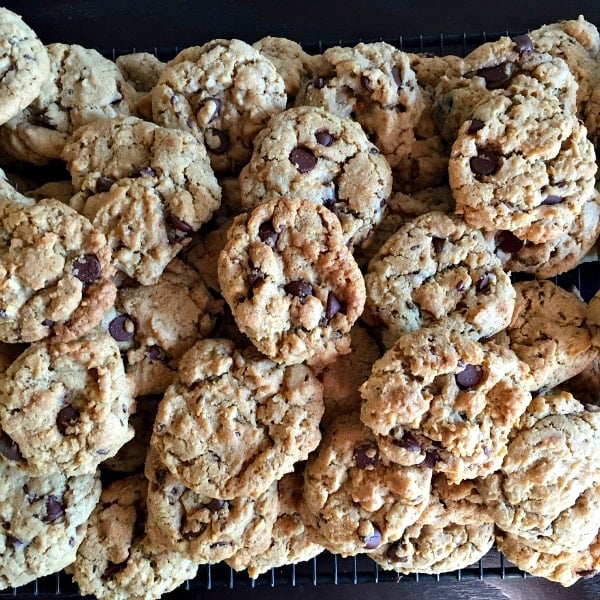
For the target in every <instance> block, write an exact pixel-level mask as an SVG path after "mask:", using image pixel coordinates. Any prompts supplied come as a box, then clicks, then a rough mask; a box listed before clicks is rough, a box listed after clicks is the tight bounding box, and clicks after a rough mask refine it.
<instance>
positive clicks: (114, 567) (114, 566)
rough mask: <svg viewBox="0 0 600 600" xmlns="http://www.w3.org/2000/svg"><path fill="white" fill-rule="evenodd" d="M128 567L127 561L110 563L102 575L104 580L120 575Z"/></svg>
mask: <svg viewBox="0 0 600 600" xmlns="http://www.w3.org/2000/svg"><path fill="white" fill-rule="evenodd" d="M126 566H127V561H126V560H124V561H123V562H120V563H113V562H110V561H109V562H108V567H106V569H104V573H102V579H104V580H107V579H112V578H113V577H114V576H115V575H116V574H117V573H120V572H121V571H122V570H123V569H124V568H125V567H126Z"/></svg>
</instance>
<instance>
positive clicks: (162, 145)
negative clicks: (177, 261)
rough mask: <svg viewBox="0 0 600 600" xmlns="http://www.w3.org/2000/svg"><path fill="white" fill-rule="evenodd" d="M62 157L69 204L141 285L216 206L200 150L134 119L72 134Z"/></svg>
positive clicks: (216, 192)
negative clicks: (72, 189)
mask: <svg viewBox="0 0 600 600" xmlns="http://www.w3.org/2000/svg"><path fill="white" fill-rule="evenodd" d="M62 156H63V159H64V160H65V161H66V163H67V167H68V169H69V171H70V173H71V177H72V180H73V185H74V187H75V189H76V190H77V194H75V196H74V197H73V198H72V200H71V205H72V206H73V207H75V208H77V209H78V210H80V211H81V212H82V213H83V214H84V215H85V216H87V217H88V218H89V219H90V220H91V221H92V222H93V223H94V225H95V226H96V227H97V228H98V229H100V230H101V231H103V232H105V234H106V236H107V239H108V241H109V244H110V245H111V248H112V249H113V262H114V264H115V266H116V267H117V268H118V269H119V270H120V271H122V272H124V273H125V274H127V275H128V276H129V277H133V278H135V279H137V281H139V282H140V283H142V284H143V285H150V284H152V283H155V282H156V280H157V279H158V277H159V276H160V274H161V273H162V271H163V270H164V269H165V267H166V265H167V264H168V263H169V261H170V260H171V259H173V258H174V257H175V255H176V254H177V253H178V252H179V251H180V250H181V249H182V248H183V247H184V246H186V245H187V244H188V243H189V242H190V240H191V235H192V234H193V232H195V231H197V230H198V229H199V228H200V226H201V225H202V224H203V223H205V222H207V221H208V220H209V219H210V217H211V216H212V214H213V213H214V212H215V211H216V210H217V208H218V207H219V204H220V201H221V192H220V188H219V185H218V182H217V180H216V178H215V176H214V174H213V172H212V169H211V168H210V164H209V160H208V157H207V154H206V151H205V149H204V147H203V145H202V144H201V143H199V142H198V141H197V140H196V139H195V138H194V137H193V136H191V135H190V134H188V133H185V132H182V131H177V130H173V129H166V128H164V127H159V126H158V125H155V124H154V123H148V122H146V121H142V120H140V119H137V118H135V117H122V118H119V119H113V120H111V121H96V122H95V123H91V124H89V125H86V126H84V127H81V128H79V129H78V130H77V131H76V133H75V134H74V135H73V136H72V137H71V139H70V140H69V142H68V144H66V146H65V148H64V151H63V154H62Z"/></svg>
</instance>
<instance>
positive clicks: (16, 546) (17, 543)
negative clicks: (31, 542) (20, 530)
mask: <svg viewBox="0 0 600 600" xmlns="http://www.w3.org/2000/svg"><path fill="white" fill-rule="evenodd" d="M6 541H7V542H8V543H9V544H10V545H11V546H12V547H13V550H20V549H21V548H23V546H25V545H26V544H25V542H24V541H23V540H20V539H19V538H16V537H15V536H14V535H10V533H7V534H6Z"/></svg>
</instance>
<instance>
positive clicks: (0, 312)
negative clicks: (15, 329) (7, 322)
mask: <svg viewBox="0 0 600 600" xmlns="http://www.w3.org/2000/svg"><path fill="white" fill-rule="evenodd" d="M0 319H8V315H7V314H6V311H5V310H4V309H3V308H0Z"/></svg>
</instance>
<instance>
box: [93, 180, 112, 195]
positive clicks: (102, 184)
mask: <svg viewBox="0 0 600 600" xmlns="http://www.w3.org/2000/svg"><path fill="white" fill-rule="evenodd" d="M115 183H117V182H116V180H115V179H110V178H109V177H98V179H96V193H97V194H101V193H103V192H108V191H109V190H110V188H111V187H112V186H113V184H115Z"/></svg>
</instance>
